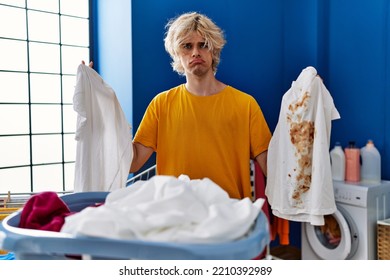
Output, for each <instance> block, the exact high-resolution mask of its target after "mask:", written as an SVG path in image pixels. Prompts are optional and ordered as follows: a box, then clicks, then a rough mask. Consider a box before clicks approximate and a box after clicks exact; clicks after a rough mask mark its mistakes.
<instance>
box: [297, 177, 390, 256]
mask: <svg viewBox="0 0 390 280" xmlns="http://www.w3.org/2000/svg"><path fill="white" fill-rule="evenodd" d="M333 186H334V194H335V201H336V205H337V211H336V212H335V213H334V214H333V215H327V216H325V217H324V218H325V225H324V226H313V225H311V224H310V223H302V232H301V236H302V240H301V241H302V242H301V244H302V251H301V252H302V259H303V260H320V259H324V260H343V259H351V260H373V259H376V258H377V241H376V240H377V234H376V227H377V221H378V220H383V219H386V218H389V217H390V181H382V182H380V183H378V184H363V183H356V184H350V183H346V182H340V181H333Z"/></svg>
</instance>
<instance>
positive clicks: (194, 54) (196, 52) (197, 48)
mask: <svg viewBox="0 0 390 280" xmlns="http://www.w3.org/2000/svg"><path fill="white" fill-rule="evenodd" d="M198 56H200V51H199V47H194V48H193V49H192V57H198Z"/></svg>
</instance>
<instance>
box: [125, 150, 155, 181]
mask: <svg viewBox="0 0 390 280" xmlns="http://www.w3.org/2000/svg"><path fill="white" fill-rule="evenodd" d="M153 152H154V151H153V149H152V148H150V147H146V146H144V145H142V144H141V143H138V142H136V143H133V161H132V162H131V166H130V171H129V172H130V173H134V172H137V171H138V170H139V169H140V168H141V167H142V166H143V165H144V164H145V162H146V161H147V160H148V159H149V158H150V156H151V155H152V154H153Z"/></svg>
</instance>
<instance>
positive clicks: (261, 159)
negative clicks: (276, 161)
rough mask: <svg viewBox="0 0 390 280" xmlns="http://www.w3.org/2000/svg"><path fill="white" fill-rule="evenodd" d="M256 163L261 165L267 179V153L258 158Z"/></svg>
mask: <svg viewBox="0 0 390 280" xmlns="http://www.w3.org/2000/svg"><path fill="white" fill-rule="evenodd" d="M256 161H257V162H258V163H259V165H260V168H261V170H262V171H263V174H264V176H265V177H267V151H264V152H262V153H261V154H259V155H258V156H257V157H256Z"/></svg>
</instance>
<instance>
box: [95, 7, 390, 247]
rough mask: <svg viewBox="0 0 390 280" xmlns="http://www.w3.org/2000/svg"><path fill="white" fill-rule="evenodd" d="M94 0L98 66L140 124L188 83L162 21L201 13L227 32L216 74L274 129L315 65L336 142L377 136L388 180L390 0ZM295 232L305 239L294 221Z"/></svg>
mask: <svg viewBox="0 0 390 280" xmlns="http://www.w3.org/2000/svg"><path fill="white" fill-rule="evenodd" d="M108 2H109V4H108ZM130 2H131V6H130V4H129V3H130ZM94 3H97V6H98V8H99V12H98V16H99V17H98V19H99V20H98V29H97V30H95V33H96V34H97V35H98V39H99V40H98V42H97V46H96V50H98V59H97V60H98V63H99V66H98V70H99V71H100V73H101V74H102V76H103V77H104V78H106V80H107V81H108V82H109V83H112V84H111V85H112V86H113V87H114V88H115V89H116V91H117V94H118V97H119V99H120V101H121V102H122V101H123V103H122V106H123V107H124V109H125V111H126V114H127V115H128V118H129V120H131V121H132V124H133V126H134V131H135V130H136V128H137V127H138V125H139V123H140V121H141V119H142V116H143V113H144V111H145V109H146V107H147V105H148V103H149V102H150V100H151V99H152V98H153V97H154V96H155V95H156V94H157V93H159V92H161V91H162V90H165V89H168V88H170V87H172V86H175V85H177V84H179V83H183V82H184V78H180V77H179V76H178V75H177V74H176V73H174V72H173V71H172V69H171V67H170V58H169V55H168V54H167V53H166V52H165V50H164V46H163V38H164V32H165V29H164V26H165V24H166V23H167V21H168V19H170V18H172V17H174V16H176V15H178V14H181V13H182V12H188V11H198V12H201V13H205V14H207V15H208V16H210V17H211V18H212V19H213V20H214V21H215V22H216V23H217V24H218V25H219V26H221V27H222V29H224V30H225V32H226V38H227V45H226V47H225V49H224V50H223V52H222V61H221V64H220V67H219V70H218V73H217V78H218V79H220V80H222V81H223V82H225V83H228V84H230V85H232V86H234V87H237V88H239V89H241V90H243V91H246V92H248V93H250V94H252V95H253V96H254V97H255V98H256V99H257V100H258V102H259V104H260V106H261V107H262V109H263V112H264V115H265V117H266V119H267V121H268V123H269V126H270V128H271V130H273V129H274V128H275V126H276V124H277V120H278V115H279V109H280V103H281V98H282V96H283V94H284V93H285V92H286V91H287V90H288V88H289V87H290V85H291V82H292V81H293V80H294V79H295V78H296V77H297V76H298V75H299V73H300V71H301V70H302V69H303V68H305V67H306V66H309V65H312V66H314V67H316V68H317V70H318V73H319V74H320V75H321V77H322V78H323V80H324V83H325V85H326V86H327V88H328V89H329V91H330V93H331V95H332V96H333V99H334V102H335V105H336V107H337V109H338V110H339V112H340V115H341V119H340V120H336V121H334V122H333V124H332V125H333V126H332V135H331V146H333V145H334V142H336V141H340V142H341V143H342V144H343V145H344V146H346V145H347V144H348V141H349V140H355V141H356V143H357V145H358V146H360V147H362V146H363V145H365V143H366V141H367V140H368V139H372V140H374V142H375V144H376V146H377V148H378V150H379V151H380V153H381V155H382V174H383V178H384V179H387V180H390V162H389V159H390V137H389V134H390V113H388V110H387V108H389V106H390V97H388V94H389V89H390V85H389V83H390V70H389V65H390V54H389V48H390V35H389V32H390V0H374V1H371V0H242V1H236V0H213V1H209V0H187V1H183V0H164V1H161V0H133V1H125V0H113V1H103V0H95V1H94ZM130 19H131V22H130ZM130 28H131V31H132V36H130ZM131 47H132V49H131ZM131 56H132V57H131ZM131 65H132V66H131ZM131 67H132V68H131ZM131 118H132V119H131ZM292 234H293V235H292V237H293V240H292V241H293V244H294V243H295V244H297V245H298V246H299V240H298V239H299V237H298V236H299V228H298V227H296V225H295V224H293V227H292Z"/></svg>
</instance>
